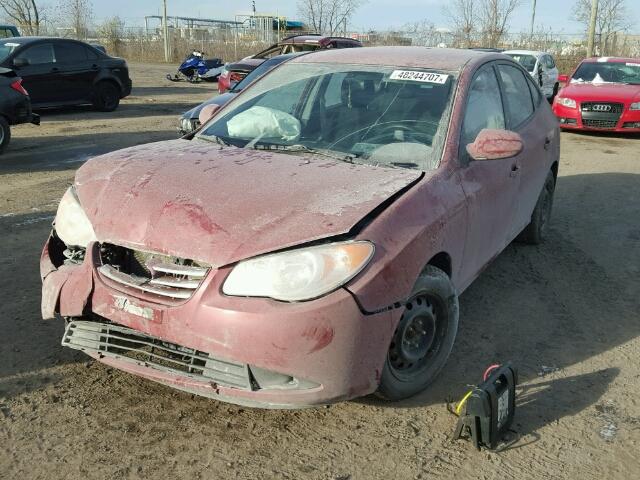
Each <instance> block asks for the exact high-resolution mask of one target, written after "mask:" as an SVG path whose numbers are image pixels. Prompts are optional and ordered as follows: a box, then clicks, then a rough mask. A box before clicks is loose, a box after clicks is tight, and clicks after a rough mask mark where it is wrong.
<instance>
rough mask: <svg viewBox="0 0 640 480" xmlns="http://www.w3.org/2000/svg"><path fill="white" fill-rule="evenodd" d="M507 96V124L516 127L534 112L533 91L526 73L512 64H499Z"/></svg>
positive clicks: (512, 127) (504, 91) (505, 96)
mask: <svg viewBox="0 0 640 480" xmlns="http://www.w3.org/2000/svg"><path fill="white" fill-rule="evenodd" d="M498 71H499V72H500V79H501V80H502V89H503V90H502V91H503V93H504V98H505V110H506V114H507V124H508V125H509V128H510V129H516V128H518V127H519V126H520V125H522V123H524V121H525V120H527V119H528V118H529V117H530V116H531V115H532V114H533V102H532V100H531V92H530V91H529V86H528V85H527V79H526V78H525V76H524V74H523V73H522V72H521V71H520V70H519V69H518V68H516V67H512V66H511V65H498Z"/></svg>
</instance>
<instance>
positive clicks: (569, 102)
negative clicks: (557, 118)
mask: <svg viewBox="0 0 640 480" xmlns="http://www.w3.org/2000/svg"><path fill="white" fill-rule="evenodd" d="M556 101H557V102H558V103H559V104H560V105H563V106H565V107H567V108H576V106H577V105H576V101H575V100H574V99H573V98H564V97H556Z"/></svg>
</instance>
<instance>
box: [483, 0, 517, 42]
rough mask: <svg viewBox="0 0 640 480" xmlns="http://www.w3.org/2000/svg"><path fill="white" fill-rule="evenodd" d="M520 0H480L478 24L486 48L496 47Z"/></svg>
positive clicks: (505, 31)
mask: <svg viewBox="0 0 640 480" xmlns="http://www.w3.org/2000/svg"><path fill="white" fill-rule="evenodd" d="M520 3H521V0H480V3H479V10H478V22H479V24H480V28H481V30H482V40H483V43H484V45H483V46H486V47H493V48H495V47H497V46H498V45H499V44H500V40H502V37H503V36H504V34H505V33H507V29H508V28H509V18H510V17H511V15H512V14H513V12H514V10H515V9H516V8H517V7H518V6H519V5H520Z"/></svg>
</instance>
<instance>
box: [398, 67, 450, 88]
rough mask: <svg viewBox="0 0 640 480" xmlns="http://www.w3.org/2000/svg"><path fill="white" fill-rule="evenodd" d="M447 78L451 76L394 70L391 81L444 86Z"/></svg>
mask: <svg viewBox="0 0 640 480" xmlns="http://www.w3.org/2000/svg"><path fill="white" fill-rule="evenodd" d="M447 78H449V75H445V74H442V73H429V72H419V71H416V70H394V71H393V72H392V73H391V76H390V77H389V79H391V80H411V81H413V82H425V83H438V84H440V85H443V84H444V83H445V82H446V81H447Z"/></svg>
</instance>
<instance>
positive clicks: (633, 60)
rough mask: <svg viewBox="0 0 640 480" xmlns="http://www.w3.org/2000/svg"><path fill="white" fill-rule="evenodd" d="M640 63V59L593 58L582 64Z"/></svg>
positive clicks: (585, 60) (586, 59)
mask: <svg viewBox="0 0 640 480" xmlns="http://www.w3.org/2000/svg"><path fill="white" fill-rule="evenodd" d="M607 62H611V63H640V58H633V57H591V58H585V59H584V60H583V61H582V62H581V63H607Z"/></svg>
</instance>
